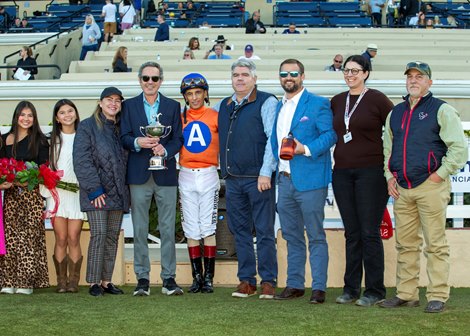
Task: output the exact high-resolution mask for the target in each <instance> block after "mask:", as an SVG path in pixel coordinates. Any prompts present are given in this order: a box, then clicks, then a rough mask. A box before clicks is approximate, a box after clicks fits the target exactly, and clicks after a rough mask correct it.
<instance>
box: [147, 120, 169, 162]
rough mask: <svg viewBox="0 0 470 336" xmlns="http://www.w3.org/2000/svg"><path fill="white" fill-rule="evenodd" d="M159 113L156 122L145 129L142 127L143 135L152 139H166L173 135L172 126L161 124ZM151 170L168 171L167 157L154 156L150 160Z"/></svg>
mask: <svg viewBox="0 0 470 336" xmlns="http://www.w3.org/2000/svg"><path fill="white" fill-rule="evenodd" d="M161 115H162V114H161V113H158V114H157V115H156V116H155V122H153V123H151V124H150V125H147V126H145V127H143V126H140V132H141V133H142V135H144V136H147V137H150V138H165V137H167V136H168V135H169V134H170V133H171V126H164V125H162V124H161V123H160V120H159V119H160V116H161ZM148 169H149V170H163V169H167V168H166V166H165V157H164V156H160V155H154V156H152V157H151V158H150V165H149V168H148Z"/></svg>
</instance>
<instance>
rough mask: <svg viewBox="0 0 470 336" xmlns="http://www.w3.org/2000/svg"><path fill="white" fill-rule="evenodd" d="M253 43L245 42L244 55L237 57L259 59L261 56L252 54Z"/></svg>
mask: <svg viewBox="0 0 470 336" xmlns="http://www.w3.org/2000/svg"><path fill="white" fill-rule="evenodd" d="M253 52H254V50H253V45H252V44H247V45H246V46H245V55H243V56H240V57H238V59H242V58H243V59H247V60H260V59H261V58H260V57H259V56H257V55H255V54H253Z"/></svg>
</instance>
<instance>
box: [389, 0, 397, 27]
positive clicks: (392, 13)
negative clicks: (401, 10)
mask: <svg viewBox="0 0 470 336" xmlns="http://www.w3.org/2000/svg"><path fill="white" fill-rule="evenodd" d="M398 2H399V1H398V0H388V5H387V25H388V27H390V28H391V27H395V26H396V24H397V19H398V16H399V14H398V6H399V5H398Z"/></svg>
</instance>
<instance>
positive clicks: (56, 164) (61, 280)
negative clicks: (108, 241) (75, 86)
mask: <svg viewBox="0 0 470 336" xmlns="http://www.w3.org/2000/svg"><path fill="white" fill-rule="evenodd" d="M79 122H80V118H79V115H78V110H77V108H76V106H75V104H74V103H73V102H72V101H70V100H68V99H61V100H59V101H58V102H57V103H56V104H55V106H54V111H53V116H52V125H53V126H52V132H51V149H50V152H49V162H50V167H51V169H52V170H62V171H63V177H62V178H61V181H64V182H68V183H74V184H76V183H77V177H76V176H75V172H74V170H73V158H72V152H73V141H74V139H75V131H76V129H77V127H78V123H79ZM57 192H58V195H59V206H58V209H57V213H56V214H55V217H53V218H52V223H53V227H54V234H55V246H54V255H53V260H54V265H55V268H56V272H57V289H56V292H58V293H65V292H72V293H76V292H78V282H79V280H80V268H81V265H82V260H83V258H82V251H81V247H80V233H81V231H82V223H83V219H84V213H83V212H81V211H80V199H79V193H78V191H77V192H72V191H68V190H64V189H59V188H57ZM50 200H52V199H50ZM53 202H54V201H53V200H52V203H53ZM67 250H68V254H67ZM67 268H68V274H67Z"/></svg>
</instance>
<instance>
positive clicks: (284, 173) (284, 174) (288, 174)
mask: <svg viewBox="0 0 470 336" xmlns="http://www.w3.org/2000/svg"><path fill="white" fill-rule="evenodd" d="M279 174H280V175H283V176H285V177H287V178H290V173H288V172H286V171H282V172H279Z"/></svg>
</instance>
